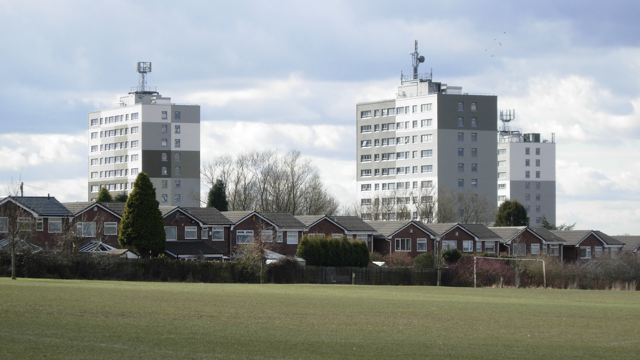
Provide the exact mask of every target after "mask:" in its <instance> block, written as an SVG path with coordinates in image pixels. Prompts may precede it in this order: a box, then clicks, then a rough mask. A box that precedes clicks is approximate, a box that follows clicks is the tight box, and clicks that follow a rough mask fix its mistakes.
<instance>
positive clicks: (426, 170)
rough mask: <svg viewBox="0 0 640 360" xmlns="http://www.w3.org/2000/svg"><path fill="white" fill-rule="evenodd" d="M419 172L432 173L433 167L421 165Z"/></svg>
mask: <svg viewBox="0 0 640 360" xmlns="http://www.w3.org/2000/svg"><path fill="white" fill-rule="evenodd" d="M421 171H422V172H423V173H432V172H433V165H422V169H421Z"/></svg>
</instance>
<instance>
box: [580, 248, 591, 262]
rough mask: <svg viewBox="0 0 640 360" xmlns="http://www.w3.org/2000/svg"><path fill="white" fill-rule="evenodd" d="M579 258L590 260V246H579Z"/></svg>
mask: <svg viewBox="0 0 640 360" xmlns="http://www.w3.org/2000/svg"><path fill="white" fill-rule="evenodd" d="M580 258H581V259H591V246H580Z"/></svg>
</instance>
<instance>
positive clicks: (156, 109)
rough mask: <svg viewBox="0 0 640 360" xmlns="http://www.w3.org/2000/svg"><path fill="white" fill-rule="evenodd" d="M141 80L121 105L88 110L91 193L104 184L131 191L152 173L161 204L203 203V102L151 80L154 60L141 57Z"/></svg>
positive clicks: (93, 195) (91, 197) (95, 193)
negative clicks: (177, 100)
mask: <svg viewBox="0 0 640 360" xmlns="http://www.w3.org/2000/svg"><path fill="white" fill-rule="evenodd" d="M138 72H139V73H140V76H141V81H140V85H139V86H137V87H135V88H132V89H131V91H130V92H129V94H127V95H125V96H122V97H120V102H119V103H118V104H117V106H115V107H113V108H111V109H106V110H99V111H93V112H90V113H89V116H88V119H87V120H88V127H89V163H88V165H89V170H88V175H89V184H88V189H87V190H88V198H89V200H92V201H93V200H95V199H96V198H97V196H98V192H99V190H100V188H102V187H106V188H107V189H108V190H109V191H110V192H111V193H112V195H116V194H118V193H124V192H130V191H131V188H132V186H133V182H134V181H135V179H136V176H137V175H138V173H139V172H145V173H147V174H148V175H149V178H150V179H151V182H152V183H153V186H154V187H155V189H156V196H157V200H158V202H159V203H160V205H174V206H200V106H199V105H176V104H172V103H171V98H169V97H163V96H162V95H160V93H158V92H157V91H156V89H155V88H152V87H148V86H147V85H146V74H148V73H149V72H151V63H147V62H140V63H138Z"/></svg>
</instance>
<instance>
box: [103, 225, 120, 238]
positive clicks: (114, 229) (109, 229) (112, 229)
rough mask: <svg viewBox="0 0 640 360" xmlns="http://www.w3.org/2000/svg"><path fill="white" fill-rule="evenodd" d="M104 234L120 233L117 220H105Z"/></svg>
mask: <svg viewBox="0 0 640 360" xmlns="http://www.w3.org/2000/svg"><path fill="white" fill-rule="evenodd" d="M104 234H105V235H118V223H116V222H105V223H104Z"/></svg>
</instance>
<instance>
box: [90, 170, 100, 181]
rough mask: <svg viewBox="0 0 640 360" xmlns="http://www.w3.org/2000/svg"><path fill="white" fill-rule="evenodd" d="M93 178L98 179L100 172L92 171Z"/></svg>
mask: <svg viewBox="0 0 640 360" xmlns="http://www.w3.org/2000/svg"><path fill="white" fill-rule="evenodd" d="M91 178H92V179H97V178H98V172H97V171H94V172H92V173H91Z"/></svg>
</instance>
